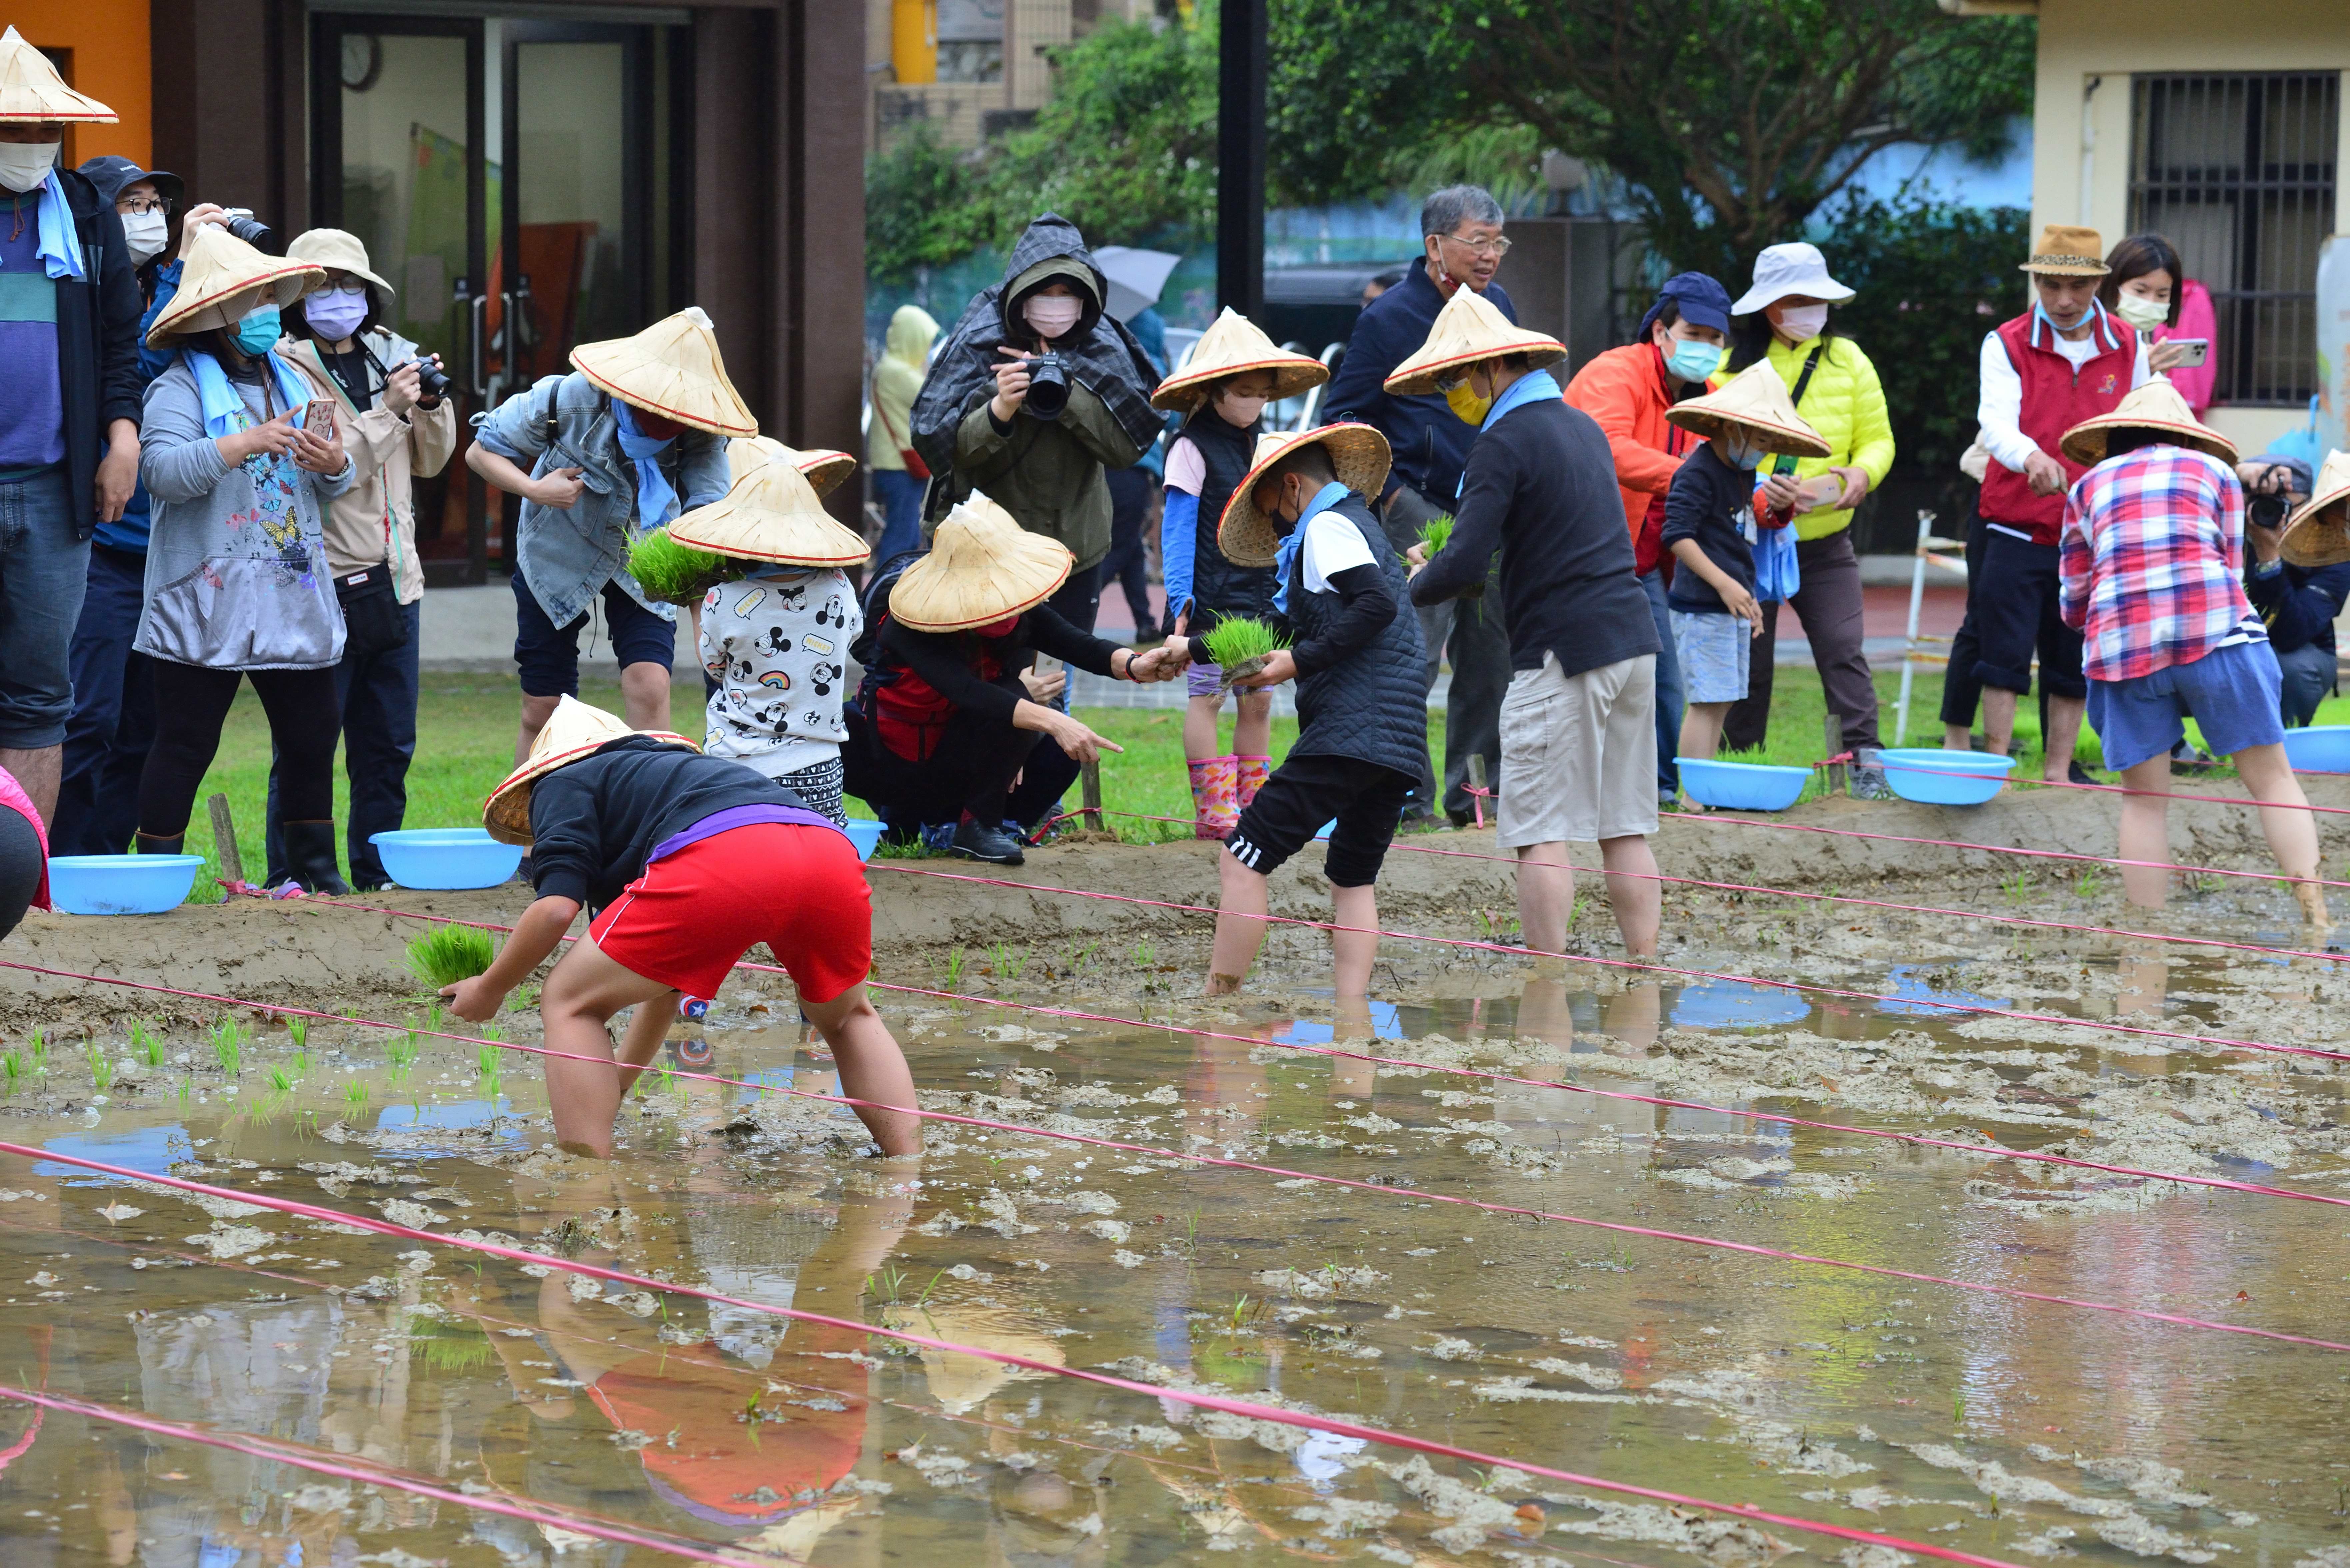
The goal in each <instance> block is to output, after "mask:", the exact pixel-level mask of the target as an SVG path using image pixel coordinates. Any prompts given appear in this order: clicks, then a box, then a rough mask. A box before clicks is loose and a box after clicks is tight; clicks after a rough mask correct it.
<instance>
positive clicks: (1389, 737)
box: [1289, 495, 1428, 778]
mask: <svg viewBox="0 0 2350 1568" xmlns="http://www.w3.org/2000/svg"><path fill="white" fill-rule="evenodd" d="M1325 515H1327V516H1333V517H1344V518H1346V519H1347V521H1348V522H1350V523H1352V524H1354V525H1355V527H1356V528H1357V530H1358V531H1360V532H1361V534H1362V535H1363V542H1364V543H1365V544H1367V545H1369V546H1370V550H1371V559H1372V560H1374V561H1376V562H1378V568H1379V576H1380V578H1381V580H1382V581H1384V582H1385V583H1386V585H1387V590H1388V595H1389V597H1391V598H1392V599H1393V600H1394V604H1395V611H1394V614H1393V615H1392V616H1391V617H1390V618H1388V624H1387V626H1386V628H1385V629H1383V630H1381V631H1380V632H1379V633H1378V636H1376V637H1374V638H1373V639H1371V640H1370V642H1369V643H1367V645H1365V646H1364V647H1362V648H1360V649H1357V650H1356V651H1354V652H1353V653H1351V654H1349V655H1347V657H1345V658H1342V659H1338V660H1336V662H1335V663H1333V664H1331V665H1329V666H1328V667H1327V668H1326V669H1322V670H1315V672H1313V673H1311V674H1308V675H1305V676H1303V677H1301V678H1300V679H1299V680H1298V682H1297V741H1296V743H1295V744H1294V745H1292V746H1291V747H1290V748H1289V754H1290V755H1291V756H1293V757H1295V756H1334V757H1353V758H1355V759H1357V761H1360V762H1366V763H1378V765H1379V766H1381V767H1383V768H1393V769H1395V770H1396V772H1398V773H1400V774H1411V775H1412V776H1413V777H1414V778H1417V777H1419V770H1420V767H1421V764H1422V763H1424V762H1425V761H1426V759H1427V756H1428V700H1427V695H1426V691H1425V689H1424V688H1423V687H1422V685H1421V683H1420V668H1421V666H1420V659H1421V651H1420V649H1421V644H1420V640H1419V616H1418V615H1416V614H1415V613H1413V610H1412V607H1411V597H1410V595H1409V593H1407V592H1406V591H1405V588H1404V570H1403V560H1402V557H1400V556H1398V555H1397V554H1396V553H1395V550H1394V548H1393V547H1392V546H1391V545H1388V535H1387V530H1385V529H1384V528H1382V527H1380V526H1379V524H1378V521H1377V520H1376V519H1375V518H1373V516H1372V515H1371V509H1370V507H1369V505H1368V504H1366V503H1365V501H1364V500H1363V498H1362V497H1361V496H1359V495H1349V496H1347V499H1346V500H1344V501H1341V502H1340V503H1338V504H1336V506H1333V507H1331V508H1329V509H1328V511H1327V512H1326V514H1325ZM1357 569H1359V568H1357ZM1289 570H1290V579H1289V623H1290V626H1291V628H1293V629H1294V630H1295V634H1296V637H1295V640H1296V642H1297V644H1298V646H1299V647H1300V648H1304V647H1305V645H1306V644H1308V643H1311V642H1314V641H1315V639H1318V638H1321V637H1323V636H1324V635H1325V634H1326V632H1327V631H1328V630H1329V629H1330V627H1331V624H1332V622H1334V621H1335V620H1336V618H1337V617H1338V615H1339V612H1340V608H1341V606H1342V602H1343V601H1342V600H1341V598H1340V596H1339V595H1337V594H1336V593H1309V592H1308V591H1306V587H1305V551H1303V550H1300V551H1298V552H1297V554H1296V556H1295V558H1294V559H1293V560H1292V561H1291V563H1290V568H1289Z"/></svg>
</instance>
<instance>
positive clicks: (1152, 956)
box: [1134, 937, 1159, 969]
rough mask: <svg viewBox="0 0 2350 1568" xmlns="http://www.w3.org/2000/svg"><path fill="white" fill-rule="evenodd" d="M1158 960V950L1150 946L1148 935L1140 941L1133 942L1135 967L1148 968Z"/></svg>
mask: <svg viewBox="0 0 2350 1568" xmlns="http://www.w3.org/2000/svg"><path fill="white" fill-rule="evenodd" d="M1158 961H1159V950H1158V949H1157V948H1155V947H1153V946H1151V944H1150V939H1149V937H1145V938H1143V939H1142V940H1140V941H1139V942H1137V943H1135V944H1134V967H1135V968H1137V969H1149V968H1150V967H1151V966H1152V965H1153V964H1155V963H1157V962H1158Z"/></svg>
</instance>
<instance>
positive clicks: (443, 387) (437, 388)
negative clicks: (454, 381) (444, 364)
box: [416, 359, 449, 398]
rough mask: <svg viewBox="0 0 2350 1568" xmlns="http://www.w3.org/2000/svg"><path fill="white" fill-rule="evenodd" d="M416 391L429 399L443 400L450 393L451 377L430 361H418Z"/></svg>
mask: <svg viewBox="0 0 2350 1568" xmlns="http://www.w3.org/2000/svg"><path fill="white" fill-rule="evenodd" d="M416 389H417V391H419V392H420V393H421V394H422V395H423V396H425V397H427V398H442V397H446V396H448V393H449V375H448V372H447V371H445V370H442V369H441V368H440V367H439V366H437V365H435V364H433V363H432V360H430V359H418V360H417V361H416Z"/></svg>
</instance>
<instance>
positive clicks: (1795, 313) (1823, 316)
mask: <svg viewBox="0 0 2350 1568" xmlns="http://www.w3.org/2000/svg"><path fill="white" fill-rule="evenodd" d="M1827 325H1828V307H1827V306H1825V305H1793V306H1788V307H1787V308H1786V309H1784V310H1783V311H1781V312H1779V330H1780V332H1781V333H1782V334H1783V335H1784V336H1786V337H1790V338H1792V339H1794V341H1795V342H1797V343H1808V342H1810V341H1811V340H1812V339H1813V338H1814V337H1818V336H1819V335H1820V334H1821V333H1822V332H1825V330H1827Z"/></svg>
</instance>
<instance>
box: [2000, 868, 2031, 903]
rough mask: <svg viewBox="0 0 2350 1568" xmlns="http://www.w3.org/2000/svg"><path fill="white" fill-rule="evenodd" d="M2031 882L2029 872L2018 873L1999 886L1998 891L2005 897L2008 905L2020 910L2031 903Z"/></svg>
mask: <svg viewBox="0 0 2350 1568" xmlns="http://www.w3.org/2000/svg"><path fill="white" fill-rule="evenodd" d="M2032 885H2033V875H2032V873H2031V872H2030V871H2028V870H2024V871H2018V872H2017V873H2016V874H2015V875H2014V876H2012V877H2008V878H2007V879H2006V880H2005V881H2003V882H2002V883H2001V884H2000V885H1999V890H2000V891H2001V892H2002V893H2004V894H2006V895H2007V901H2008V902H2009V903H2010V904H2012V905H2013V906H2014V907H2015V908H2017V909H2022V908H2023V906H2024V905H2025V904H2026V903H2028V902H2030V901H2031V898H2032Z"/></svg>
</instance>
